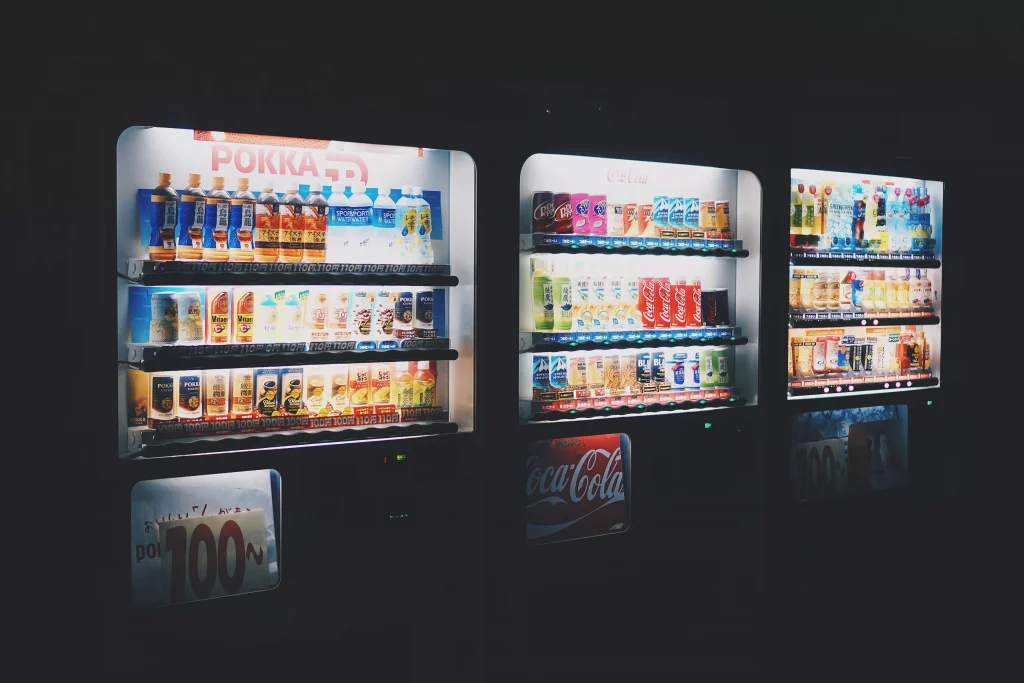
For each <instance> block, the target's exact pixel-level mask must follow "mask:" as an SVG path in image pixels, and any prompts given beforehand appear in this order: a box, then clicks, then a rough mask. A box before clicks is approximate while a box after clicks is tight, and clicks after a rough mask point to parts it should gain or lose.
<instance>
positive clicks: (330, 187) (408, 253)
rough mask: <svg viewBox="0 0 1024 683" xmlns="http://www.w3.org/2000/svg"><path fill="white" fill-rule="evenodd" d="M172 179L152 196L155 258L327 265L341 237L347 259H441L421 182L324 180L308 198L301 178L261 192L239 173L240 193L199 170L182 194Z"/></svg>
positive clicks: (164, 176)
mask: <svg viewBox="0 0 1024 683" xmlns="http://www.w3.org/2000/svg"><path fill="white" fill-rule="evenodd" d="M171 180H172V179H171V174H170V173H161V174H159V184H158V185H157V187H156V188H155V189H154V190H153V192H152V195H151V196H150V212H149V222H150V230H151V233H150V240H149V258H150V259H151V260H154V261H173V260H180V261H239V262H252V261H255V262H259V263H277V262H282V263H300V262H301V263H323V262H325V260H326V255H327V248H328V239H332V240H335V239H336V240H338V241H339V242H340V244H339V245H338V246H339V247H340V248H341V250H342V254H343V257H344V259H345V261H344V262H346V263H423V264H428V263H433V262H434V251H433V245H432V244H431V207H430V204H429V203H428V202H427V201H426V200H425V199H424V198H423V190H422V188H420V187H414V186H411V185H405V186H403V187H402V190H401V193H400V194H399V195H396V194H394V193H393V191H392V189H391V188H389V187H379V188H376V189H373V188H371V189H369V190H368V189H367V188H366V184H365V183H362V182H357V183H353V184H351V185H344V184H342V183H334V184H328V183H324V182H323V181H322V180H320V179H319V178H316V179H313V181H312V182H311V184H310V186H309V193H308V194H307V195H306V196H305V197H302V196H300V194H299V188H298V183H296V182H295V181H291V183H290V185H289V186H288V187H287V188H286V190H287V191H285V192H279V191H276V190H275V189H274V187H273V184H272V183H270V182H269V181H264V182H263V183H262V185H261V187H262V191H261V192H260V193H259V194H258V195H257V194H255V193H253V192H252V191H250V189H249V178H239V179H238V182H237V187H236V189H235V191H234V192H233V193H228V191H227V190H226V189H225V188H224V178H223V177H221V176H214V178H213V188H212V189H211V190H210V191H209V192H207V191H206V190H204V189H203V188H202V187H201V186H200V183H201V180H202V179H201V177H200V176H199V174H197V173H192V174H189V182H188V186H186V187H185V188H184V189H182V190H181V191H180V193H179V192H178V191H176V190H174V189H173V188H172V187H171ZM396 198H397V201H396ZM328 228H330V236H329V235H328V232H329V231H328ZM331 246H332V248H333V246H334V245H331Z"/></svg>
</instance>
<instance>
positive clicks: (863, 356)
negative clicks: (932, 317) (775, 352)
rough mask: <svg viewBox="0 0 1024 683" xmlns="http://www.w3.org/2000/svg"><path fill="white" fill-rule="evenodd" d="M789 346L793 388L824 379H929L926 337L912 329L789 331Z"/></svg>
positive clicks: (928, 346)
mask: <svg viewBox="0 0 1024 683" xmlns="http://www.w3.org/2000/svg"><path fill="white" fill-rule="evenodd" d="M790 347H791V353H790V358H789V376H790V382H791V383H792V384H793V385H794V386H801V385H802V382H803V381H806V380H815V379H827V378H855V379H859V380H860V381H874V379H875V378H877V380H878V381H883V380H884V379H886V378H890V377H892V378H898V377H909V378H910V379H915V378H917V377H925V376H930V375H931V344H930V342H929V341H928V335H927V333H926V332H925V329H920V330H918V329H917V328H916V327H915V326H913V325H904V326H902V327H891V328H876V329H872V330H871V332H870V333H869V334H848V330H843V329H841V328H840V329H836V330H791V331H790ZM794 380H796V381H799V383H798V382H795V381H794Z"/></svg>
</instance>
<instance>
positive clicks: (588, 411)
mask: <svg viewBox="0 0 1024 683" xmlns="http://www.w3.org/2000/svg"><path fill="white" fill-rule="evenodd" d="M746 402H747V401H746V399H745V398H742V397H739V396H729V397H728V398H711V399H698V400H695V401H691V400H683V401H669V402H667V403H650V404H645V403H640V404H637V405H622V406H604V407H600V408H582V409H576V408H572V409H569V410H543V409H541V408H540V402H539V401H525V400H524V401H520V413H521V414H522V416H523V418H524V420H525V421H526V422H527V423H536V422H554V421H559V420H579V419H586V418H601V417H613V416H619V417H630V416H638V415H647V414H650V413H666V412H682V411H686V410H707V409H710V408H736V407H739V406H742V405H745V404H746Z"/></svg>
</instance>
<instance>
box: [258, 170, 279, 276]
mask: <svg viewBox="0 0 1024 683" xmlns="http://www.w3.org/2000/svg"><path fill="white" fill-rule="evenodd" d="M253 246H254V247H255V249H254V251H255V253H256V260H257V261H259V262H260V263H276V262H277V260H278V259H279V258H280V257H281V200H280V199H279V198H278V196H277V193H275V192H274V188H273V186H271V184H270V183H269V182H264V186H263V192H262V194H260V196H259V198H258V199H257V200H256V233H255V235H254V236H253Z"/></svg>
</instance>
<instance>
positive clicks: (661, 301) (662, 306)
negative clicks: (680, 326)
mask: <svg viewBox="0 0 1024 683" xmlns="http://www.w3.org/2000/svg"><path fill="white" fill-rule="evenodd" d="M657 295H658V303H657V314H658V315H657V320H656V321H655V325H654V326H655V327H664V328H669V327H672V283H671V282H670V281H669V279H668V278H667V277H659V278H658V288H657Z"/></svg>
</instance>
